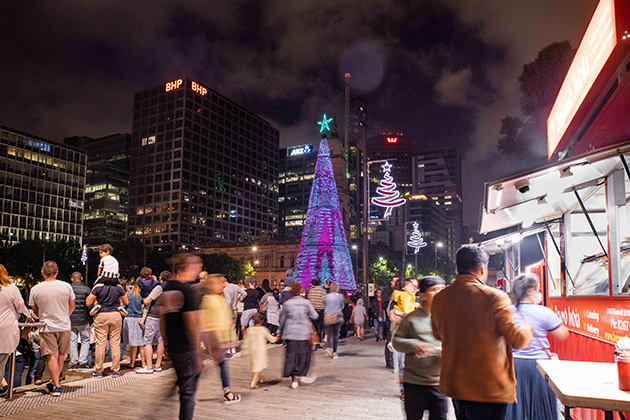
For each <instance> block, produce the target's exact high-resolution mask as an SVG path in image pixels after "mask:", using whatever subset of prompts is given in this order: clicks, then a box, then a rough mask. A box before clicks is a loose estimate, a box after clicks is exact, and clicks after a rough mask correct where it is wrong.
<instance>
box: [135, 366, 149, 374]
mask: <svg viewBox="0 0 630 420" xmlns="http://www.w3.org/2000/svg"><path fill="white" fill-rule="evenodd" d="M136 373H138V374H149V373H153V369H148V368H145V367H143V368H142V369H138V370H136Z"/></svg>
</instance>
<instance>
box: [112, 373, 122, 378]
mask: <svg viewBox="0 0 630 420" xmlns="http://www.w3.org/2000/svg"><path fill="white" fill-rule="evenodd" d="M112 378H120V372H112Z"/></svg>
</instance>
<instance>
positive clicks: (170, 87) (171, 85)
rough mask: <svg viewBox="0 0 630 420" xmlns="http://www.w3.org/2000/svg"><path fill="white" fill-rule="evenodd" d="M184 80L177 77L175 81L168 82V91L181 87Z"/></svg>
mask: <svg viewBox="0 0 630 420" xmlns="http://www.w3.org/2000/svg"><path fill="white" fill-rule="evenodd" d="M183 82H184V81H183V80H182V79H177V80H175V81H173V82H168V83H167V84H166V91H167V92H169V91H171V90H175V89H179V87H180V86H181V85H182V83H183Z"/></svg>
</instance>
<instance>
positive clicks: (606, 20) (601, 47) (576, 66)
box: [547, 0, 617, 158]
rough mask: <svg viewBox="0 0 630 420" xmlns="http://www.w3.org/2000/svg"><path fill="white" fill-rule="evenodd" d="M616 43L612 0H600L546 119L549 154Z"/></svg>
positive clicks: (549, 154)
mask: <svg viewBox="0 0 630 420" xmlns="http://www.w3.org/2000/svg"><path fill="white" fill-rule="evenodd" d="M616 45H617V34H616V25H615V2H614V0H601V1H600V2H599V5H598V6H597V9H595V13H594V14H593V17H592V18H591V22H590V23H589V25H588V28H587V29H586V32H585V33H584V37H583V38H582V42H580V46H579V47H578V50H577V53H576V54H575V58H574V59H573V62H572V63H571V67H570V68H569V72H568V73H567V76H566V78H565V79H564V82H563V83H562V87H561V88H560V92H559V93H558V96H557V98H556V102H555V103H554V104H553V108H552V109H551V113H550V114H549V118H548V119H547V153H548V156H549V158H551V156H552V155H553V153H554V152H555V151H556V147H557V146H558V143H560V140H561V139H562V136H563V135H564V133H565V132H566V130H567V128H568V127H569V124H571V121H572V120H573V117H574V116H575V114H576V112H577V111H578V109H579V108H580V105H581V104H582V101H584V98H585V97H586V95H587V94H588V92H589V90H590V89H591V87H592V86H593V83H594V82H595V79H597V76H598V75H599V73H600V72H601V71H602V69H603V68H604V65H605V64H606V61H607V60H608V58H609V57H610V54H611V53H612V52H613V50H614V49H615V46H616Z"/></svg>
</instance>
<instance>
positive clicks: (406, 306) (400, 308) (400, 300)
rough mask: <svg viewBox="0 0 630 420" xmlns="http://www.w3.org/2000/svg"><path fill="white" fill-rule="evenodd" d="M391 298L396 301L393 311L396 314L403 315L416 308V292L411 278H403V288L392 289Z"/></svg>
mask: <svg viewBox="0 0 630 420" xmlns="http://www.w3.org/2000/svg"><path fill="white" fill-rule="evenodd" d="M392 299H393V300H394V302H396V305H395V306H394V313H395V314H396V315H398V316H405V315H407V314H410V313H411V312H413V311H415V310H416V308H417V307H418V304H417V303H416V293H415V291H414V287H413V282H412V281H411V279H406V280H405V287H404V288H403V290H394V292H393V293H392Z"/></svg>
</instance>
